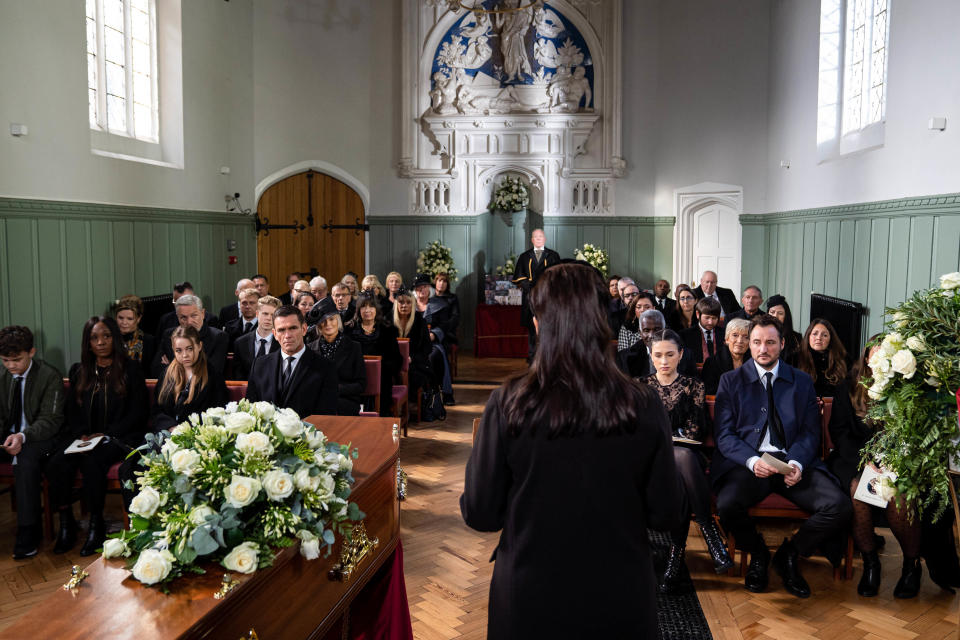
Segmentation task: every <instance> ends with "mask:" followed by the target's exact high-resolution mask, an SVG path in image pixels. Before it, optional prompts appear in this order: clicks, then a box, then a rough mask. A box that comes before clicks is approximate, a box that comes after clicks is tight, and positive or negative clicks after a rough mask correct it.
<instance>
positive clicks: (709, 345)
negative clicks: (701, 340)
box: [707, 331, 717, 356]
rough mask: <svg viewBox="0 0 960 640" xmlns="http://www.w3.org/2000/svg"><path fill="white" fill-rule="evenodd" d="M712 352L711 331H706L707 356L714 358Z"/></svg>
mask: <svg viewBox="0 0 960 640" xmlns="http://www.w3.org/2000/svg"><path fill="white" fill-rule="evenodd" d="M715 355H717V354H715V353H714V352H713V331H707V356H715Z"/></svg>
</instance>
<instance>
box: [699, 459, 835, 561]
mask: <svg viewBox="0 0 960 640" xmlns="http://www.w3.org/2000/svg"><path fill="white" fill-rule="evenodd" d="M714 486H715V488H716V490H717V511H718V512H719V514H720V524H722V525H723V528H724V529H725V530H726V531H728V532H729V533H732V534H733V535H734V537H735V538H736V541H737V546H738V547H740V548H741V549H743V550H744V551H751V552H752V551H754V550H757V549H759V548H761V547H762V546H763V545H764V541H763V537H762V536H761V535H760V534H759V533H758V532H757V529H756V527H755V526H754V524H753V521H752V520H751V519H750V516H749V515H747V510H748V509H749V508H750V507H752V506H753V505H755V504H757V503H758V502H760V501H761V500H763V499H764V498H766V497H767V496H768V495H770V494H771V493H778V494H780V495H782V496H784V497H785V498H788V499H789V500H790V501H791V502H793V503H794V504H796V505H797V506H798V507H800V508H801V509H804V510H805V511H807V512H809V513H810V514H811V515H810V517H809V518H808V519H807V520H806V521H804V523H803V524H802V525H801V526H800V529H799V530H798V531H797V533H796V534H795V535H794V536H793V544H794V545H795V546H796V547H797V550H798V551H799V552H800V555H802V556H809V555H812V554H813V552H814V551H816V549H817V547H819V546H820V544H821V543H822V542H824V541H825V540H827V539H828V538H830V537H832V536H834V535H836V534H837V533H839V532H840V531H841V530H845V529H846V528H847V527H848V526H849V525H850V520H851V518H852V517H853V507H852V506H851V504H850V497H849V496H848V495H847V494H846V493H844V492H843V491H842V490H841V489H840V487H839V486H838V485H837V482H836V480H834V478H833V477H832V476H831V475H830V474H829V473H828V472H827V471H825V470H822V469H815V468H807V469H805V470H804V471H803V476H802V477H801V479H800V482H798V483H797V484H795V485H794V486H792V487H788V486H787V485H785V484H784V482H783V476H782V475H780V474H776V475H774V476H771V477H769V478H758V477H757V476H755V475H754V474H753V472H752V471H750V470H749V469H747V468H746V467H745V466H738V467H735V468H734V469H731V470H730V471H728V472H727V473H725V474H724V475H723V476H722V477H720V478H717V480H716V481H715V483H714Z"/></svg>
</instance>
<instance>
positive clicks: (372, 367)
mask: <svg viewBox="0 0 960 640" xmlns="http://www.w3.org/2000/svg"><path fill="white" fill-rule="evenodd" d="M382 359H383V358H382V356H363V366H364V367H365V369H366V374H367V386H366V387H364V389H363V394H362V395H365V396H373V398H374V400H373V404H374V407H375V408H376V411H377V413H378V414H379V413H380V372H381V368H382V367H383V362H382Z"/></svg>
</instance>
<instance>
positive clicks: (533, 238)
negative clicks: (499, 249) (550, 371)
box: [513, 229, 560, 362]
mask: <svg viewBox="0 0 960 640" xmlns="http://www.w3.org/2000/svg"><path fill="white" fill-rule="evenodd" d="M530 243H531V244H532V245H533V247H531V248H530V249H527V250H526V251H524V252H523V253H521V254H520V255H519V256H518V257H517V267H516V270H515V271H514V273H513V284H515V285H517V286H518V287H520V290H521V291H522V292H523V300H522V302H521V304H520V320H521V321H522V323H523V326H525V327H526V328H527V332H528V345H529V346H528V349H527V362H529V361H531V360H532V359H533V354H534V352H535V351H536V350H537V331H536V329H534V327H533V313H532V312H531V311H530V302H529V299H528V297H529V295H530V290H531V289H533V286H534V285H535V284H536V283H537V278H539V277H540V274H541V273H543V272H544V271H545V270H546V269H547V267H552V266H553V265H555V264H560V254H559V253H557V252H556V251H554V250H553V249H547V248H546V246H545V245H546V244H547V236H546V235H545V234H544V233H543V229H534V230H533V233H531V234H530Z"/></svg>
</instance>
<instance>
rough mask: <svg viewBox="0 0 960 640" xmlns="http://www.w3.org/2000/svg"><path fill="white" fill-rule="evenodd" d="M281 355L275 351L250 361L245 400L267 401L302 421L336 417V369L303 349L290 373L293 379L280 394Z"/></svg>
mask: <svg viewBox="0 0 960 640" xmlns="http://www.w3.org/2000/svg"><path fill="white" fill-rule="evenodd" d="M281 356H283V352H282V351H274V352H273V353H271V354H270V355H266V356H263V357H262V358H257V359H256V360H254V361H253V366H252V367H251V369H250V379H249V380H248V381H247V400H249V401H250V402H257V401H258V400H266V401H267V402H272V403H273V404H275V405H277V406H278V407H289V408H290V409H293V410H294V411H296V412H297V413H298V414H299V415H300V417H301V418H306V417H307V416H312V415H327V416H335V415H337V387H338V380H337V369H336V367H335V366H334V365H333V364H332V363H329V362H327V361H326V360H324V359H323V358H321V357H320V356H318V355H317V354H316V352H314V351H313V350H312V349H306V350H305V351H304V352H303V355H302V356H300V361H299V362H298V363H297V368H296V369H294V370H293V379H292V380H291V381H290V383H289V384H288V385H287V388H286V389H285V390H284V391H283V392H281V390H280V364H281Z"/></svg>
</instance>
